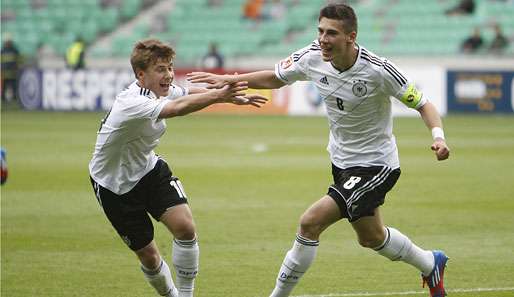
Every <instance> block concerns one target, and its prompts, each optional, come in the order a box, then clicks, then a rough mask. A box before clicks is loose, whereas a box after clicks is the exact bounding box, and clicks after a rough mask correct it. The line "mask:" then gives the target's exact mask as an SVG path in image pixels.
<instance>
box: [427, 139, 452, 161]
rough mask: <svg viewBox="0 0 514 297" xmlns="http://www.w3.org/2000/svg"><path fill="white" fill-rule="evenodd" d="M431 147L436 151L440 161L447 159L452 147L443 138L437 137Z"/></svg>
mask: <svg viewBox="0 0 514 297" xmlns="http://www.w3.org/2000/svg"><path fill="white" fill-rule="evenodd" d="M430 149H432V150H433V151H434V152H435V156H436V157H437V160H439V161H442V160H446V159H448V157H449V156H450V149H449V148H448V146H447V145H446V142H445V141H444V140H443V139H436V140H435V141H434V143H433V144H432V146H431V147H430Z"/></svg>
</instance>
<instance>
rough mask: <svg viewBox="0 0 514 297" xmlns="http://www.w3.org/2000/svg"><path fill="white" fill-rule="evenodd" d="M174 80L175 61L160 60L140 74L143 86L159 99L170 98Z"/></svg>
mask: <svg viewBox="0 0 514 297" xmlns="http://www.w3.org/2000/svg"><path fill="white" fill-rule="evenodd" d="M173 78H174V72H173V60H171V61H166V60H158V61H157V62H156V63H155V64H152V65H150V66H148V68H147V69H146V70H145V71H140V74H139V82H140V83H141V84H142V85H141V86H142V87H143V88H146V89H149V90H150V91H152V92H154V93H155V95H157V96H159V97H160V96H168V93H169V90H170V86H171V83H172V82H173Z"/></svg>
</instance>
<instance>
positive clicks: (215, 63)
mask: <svg viewBox="0 0 514 297" xmlns="http://www.w3.org/2000/svg"><path fill="white" fill-rule="evenodd" d="M223 64H224V60H223V56H222V55H221V54H220V53H219V51H218V46H217V45H216V43H214V42H211V43H210V44H209V52H208V53H207V54H206V55H205V56H204V57H203V58H202V69H204V70H221V69H223Z"/></svg>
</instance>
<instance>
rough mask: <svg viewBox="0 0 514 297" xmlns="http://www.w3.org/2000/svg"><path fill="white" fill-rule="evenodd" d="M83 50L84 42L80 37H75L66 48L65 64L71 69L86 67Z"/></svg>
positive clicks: (84, 48) (84, 49)
mask: <svg viewBox="0 0 514 297" xmlns="http://www.w3.org/2000/svg"><path fill="white" fill-rule="evenodd" d="M85 51H86V44H85V43H84V41H83V40H82V38H80V37H79V38H77V39H76V40H75V41H74V42H73V43H72V44H71V45H70V46H69V47H68V50H66V65H67V66H68V67H69V68H71V69H73V70H79V69H84V68H85V67H86V65H85V61H84V54H85Z"/></svg>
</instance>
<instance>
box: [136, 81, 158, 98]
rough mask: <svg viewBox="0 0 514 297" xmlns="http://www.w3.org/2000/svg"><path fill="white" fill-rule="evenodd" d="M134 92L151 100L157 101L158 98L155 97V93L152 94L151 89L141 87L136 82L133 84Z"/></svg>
mask: <svg viewBox="0 0 514 297" xmlns="http://www.w3.org/2000/svg"><path fill="white" fill-rule="evenodd" d="M133 90H134V92H137V93H138V94H139V95H141V96H145V97H148V98H150V99H157V98H158V97H157V96H156V95H155V93H154V92H152V91H151V90H150V89H146V88H143V87H140V86H139V82H138V81H137V80H136V81H135V82H134V83H133Z"/></svg>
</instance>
